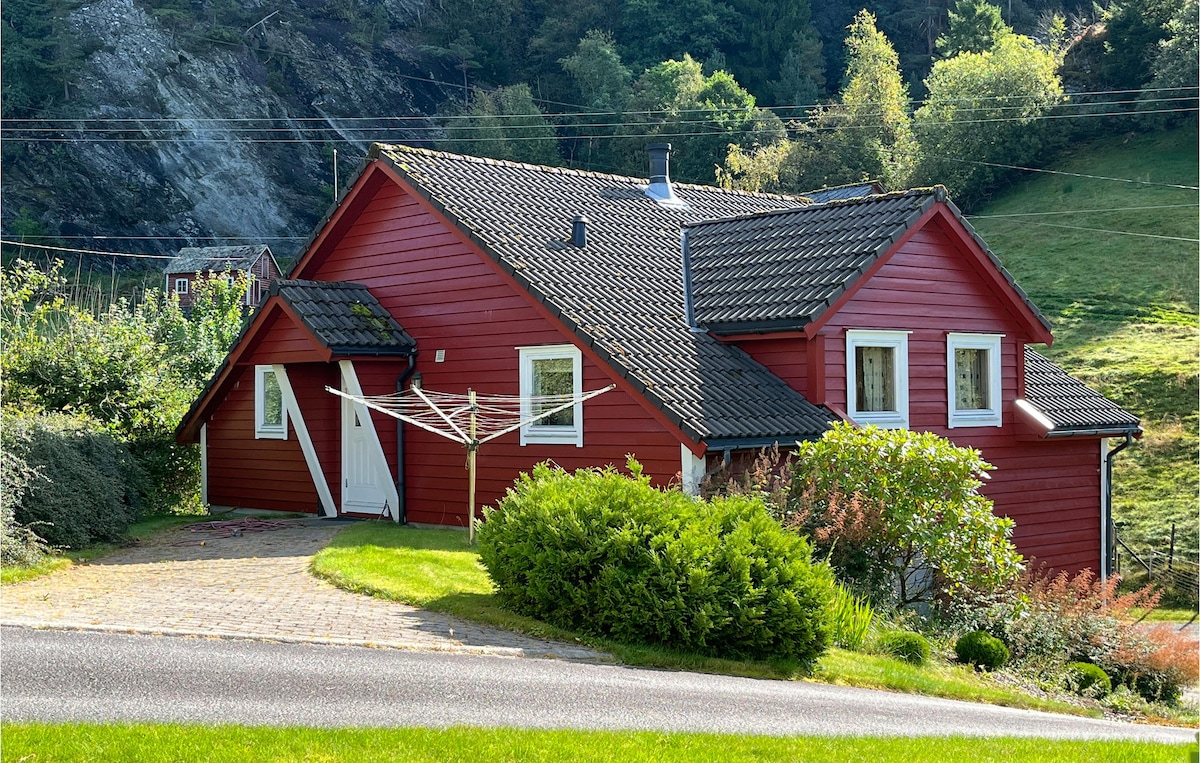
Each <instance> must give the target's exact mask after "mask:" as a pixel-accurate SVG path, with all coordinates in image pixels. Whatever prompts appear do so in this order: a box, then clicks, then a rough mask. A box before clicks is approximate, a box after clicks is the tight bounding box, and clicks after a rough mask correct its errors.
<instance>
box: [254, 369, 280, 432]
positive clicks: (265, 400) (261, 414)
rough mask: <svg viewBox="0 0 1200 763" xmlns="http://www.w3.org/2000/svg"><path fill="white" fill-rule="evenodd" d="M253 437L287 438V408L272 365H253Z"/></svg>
mask: <svg viewBox="0 0 1200 763" xmlns="http://www.w3.org/2000/svg"><path fill="white" fill-rule="evenodd" d="M254 437H255V439H259V440H263V439H270V440H286V439H287V408H286V407H285V406H284V404H283V391H282V390H281V389H280V388H279V379H277V378H275V369H274V368H273V367H272V366H255V367H254Z"/></svg>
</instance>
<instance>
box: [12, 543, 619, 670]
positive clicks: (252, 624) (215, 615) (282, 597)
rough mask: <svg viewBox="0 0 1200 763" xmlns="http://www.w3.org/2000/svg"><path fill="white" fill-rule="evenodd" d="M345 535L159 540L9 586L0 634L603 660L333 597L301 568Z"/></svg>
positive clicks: (402, 609) (441, 618)
mask: <svg viewBox="0 0 1200 763" xmlns="http://www.w3.org/2000/svg"><path fill="white" fill-rule="evenodd" d="M342 527H344V525H339V524H336V523H329V522H322V521H320V520H317V519H304V520H299V521H293V522H290V523H287V526H286V528H285V529H279V530H273V531H269V532H254V533H250V532H247V533H243V534H241V535H239V536H235V537H226V538H205V537H204V536H200V535H196V534H193V533H190V532H189V531H188V530H187V529H186V528H179V529H176V530H172V531H169V532H164V533H159V534H158V535H156V536H154V537H153V538H151V539H150V540H149V541H147V542H145V543H143V544H142V545H139V546H136V547H133V548H128V549H122V550H120V551H117V552H115V553H113V554H110V555H108V556H105V557H103V558H101V559H97V560H95V561H93V562H91V563H89V564H80V565H75V566H72V567H71V568H69V569H66V570H63V571H61V572H57V573H55V574H53V575H50V576H47V577H44V578H39V579H37V580H31V581H27V582H24V583H18V584H15V585H8V586H4V587H3V588H2V589H0V623H3V624H4V625H21V626H27V627H35V628H63V629H83V630H105V631H120V632H128V633H154V634H163V635H193V636H207V637H223V638H252V639H266V640H272V641H303V642H315V643H333V644H355V645H365V646H380V647H393V648H402V649H418V650H436V651H459V652H475V653H487V654H500V655H511V656H527V657H560V658H568V659H604V658H605V657H606V655H602V654H600V653H597V652H595V651H593V650H590V649H587V648H584V647H581V646H577V645H570V644H562V643H555V642H550V641H543V640H540V639H534V638H530V637H527V636H522V635H519V634H515V633H510V632H508V631H503V630H499V629H496V628H488V627H485V626H480V625H474V624H472V623H468V622H465V621H463V620H458V619H456V618H453V617H449V616H447V615H441V614H438V613H434V612H427V611H424V610H421V609H417V608H415V607H410V606H406V605H404V604H398V603H396V602H389V601H382V600H379V599H373V598H371V597H369V596H361V595H358V594H353V593H348V592H346V591H343V590H341V589H338V588H335V587H334V586H333V585H330V584H329V583H326V582H325V581H322V580H319V579H317V578H315V577H313V576H312V575H311V574H310V573H309V571H308V568H309V563H310V562H311V560H312V557H313V555H314V554H316V553H317V551H319V550H320V549H321V548H322V547H324V546H325V545H326V544H327V543H329V541H330V540H331V539H332V538H333V536H334V535H336V534H337V532H338V531H339V530H341V529H342ZM201 539H203V540H204V544H203V545H199V541H200V540H201Z"/></svg>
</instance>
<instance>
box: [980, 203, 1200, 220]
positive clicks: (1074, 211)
mask: <svg viewBox="0 0 1200 763" xmlns="http://www.w3.org/2000/svg"><path fill="white" fill-rule="evenodd" d="M1196 206H1200V205H1197V204H1151V205H1148V206H1144V207H1109V208H1108V209H1063V210H1058V211H1055V212H1010V213H1007V214H1003V215H966V218H967V219H968V220H998V219H1001V218H1005V217H1042V216H1045V215H1092V214H1099V213H1102V212H1135V211H1140V210H1144V209H1177V208H1180V207H1188V208H1191V207H1196Z"/></svg>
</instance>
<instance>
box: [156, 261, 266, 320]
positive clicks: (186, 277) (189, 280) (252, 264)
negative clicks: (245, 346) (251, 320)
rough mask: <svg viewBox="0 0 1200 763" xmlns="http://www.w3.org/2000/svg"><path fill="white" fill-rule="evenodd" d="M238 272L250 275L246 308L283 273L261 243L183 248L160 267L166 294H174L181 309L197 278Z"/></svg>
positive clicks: (189, 304) (187, 304)
mask: <svg viewBox="0 0 1200 763" xmlns="http://www.w3.org/2000/svg"><path fill="white" fill-rule="evenodd" d="M239 273H246V274H247V275H249V276H251V277H252V280H251V282H250V286H249V287H248V288H247V289H246V305H247V306H249V307H254V306H255V305H257V304H258V303H259V302H260V301H261V300H262V296H263V295H264V294H266V293H267V290H268V289H269V288H270V286H271V282H272V281H274V280H275V279H277V278H279V277H280V276H282V275H283V272H282V271H281V270H280V268H279V263H278V262H276V261H275V256H274V255H273V254H271V250H270V248H269V247H267V246H266V245H265V244H256V245H253V246H203V247H185V248H183V249H180V250H179V256H177V257H175V258H174V259H172V260H171V261H170V262H168V263H167V265H166V267H165V268H163V274H164V277H165V278H166V289H167V293H168V294H176V295H178V296H179V306H180V307H182V308H183V309H184V310H185V311H190V310H191V307H192V299H193V293H194V292H195V290H196V285H197V282H198V281H199V280H200V279H205V278H233V277H234V276H236V275H237V274H239Z"/></svg>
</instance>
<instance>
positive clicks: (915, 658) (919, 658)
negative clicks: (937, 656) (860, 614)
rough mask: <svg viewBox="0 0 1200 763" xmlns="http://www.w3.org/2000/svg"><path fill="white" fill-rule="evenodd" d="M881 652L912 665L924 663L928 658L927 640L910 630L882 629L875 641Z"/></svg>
mask: <svg viewBox="0 0 1200 763" xmlns="http://www.w3.org/2000/svg"><path fill="white" fill-rule="evenodd" d="M875 647H876V648H877V649H878V650H879V651H880V652H882V653H884V654H886V655H889V656H891V657H895V658H897V659H900V660H904V661H905V662H909V663H912V664H913V665H924V664H925V661H926V660H928V659H929V653H930V649H929V640H928V639H926V638H925V637H924V636H922V635H921V634H920V633H914V632H912V631H884V632H883V633H881V634H879V638H878V639H876V641H875Z"/></svg>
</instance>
